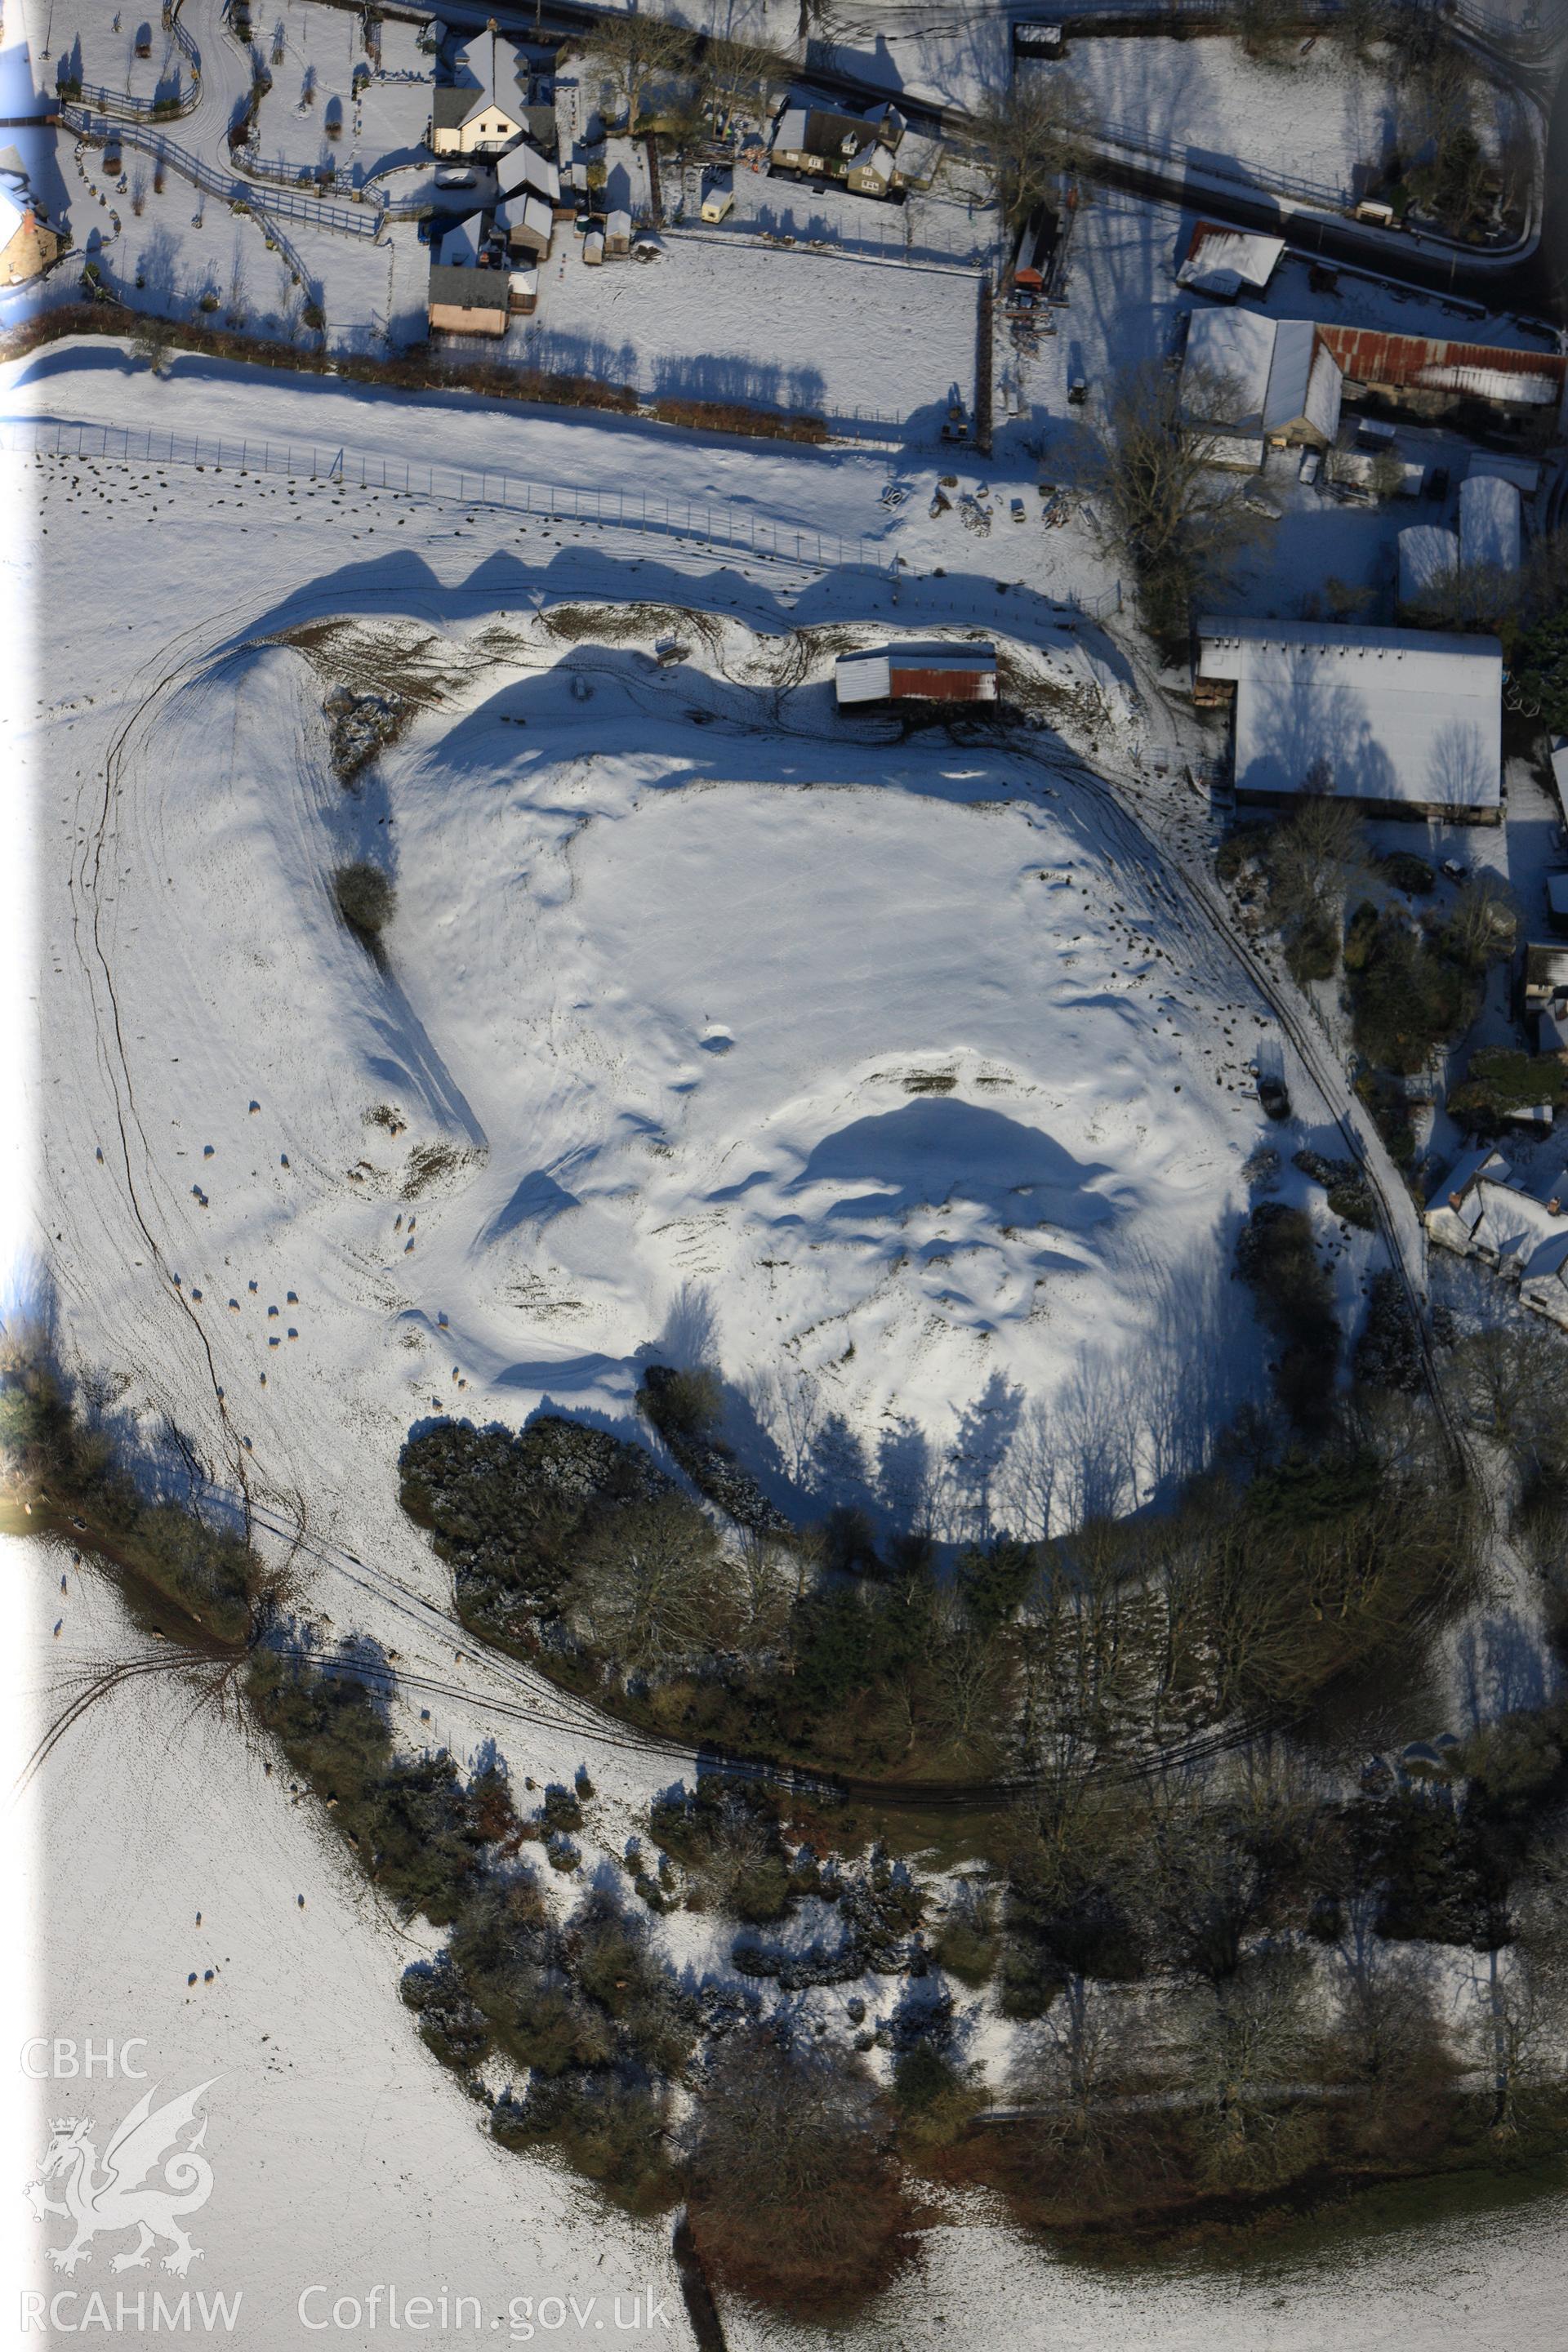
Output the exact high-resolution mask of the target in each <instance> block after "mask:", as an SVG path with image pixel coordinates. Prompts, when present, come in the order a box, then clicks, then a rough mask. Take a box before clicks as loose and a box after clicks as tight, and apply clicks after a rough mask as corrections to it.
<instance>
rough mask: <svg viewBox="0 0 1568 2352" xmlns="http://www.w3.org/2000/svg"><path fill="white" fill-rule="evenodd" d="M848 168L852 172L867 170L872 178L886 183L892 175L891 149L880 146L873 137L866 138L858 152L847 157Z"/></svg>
mask: <svg viewBox="0 0 1568 2352" xmlns="http://www.w3.org/2000/svg"><path fill="white" fill-rule="evenodd" d="M849 169H850V170H851V171H852V172H868V173H870V175H871V177H872V178H873V179H874V180H880V181H882V182H883V184H888V183H889V182H890V181H891V179H892V176H893V157H892V151H891V149H889V148H887V147H884V146H881V145H880V144H879V142H878V141H876V140H875V139H868V141H867V142H866V144H865V145H864V147H862V148H861V150H860V152H859V153H858V155H851V157H850V158H849Z"/></svg>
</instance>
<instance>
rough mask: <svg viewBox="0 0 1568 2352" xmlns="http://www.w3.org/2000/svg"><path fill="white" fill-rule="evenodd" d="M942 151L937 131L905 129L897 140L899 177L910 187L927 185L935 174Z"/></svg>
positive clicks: (940, 160)
mask: <svg viewBox="0 0 1568 2352" xmlns="http://www.w3.org/2000/svg"><path fill="white" fill-rule="evenodd" d="M941 162H942V139H941V136H940V134H939V133H937V132H935V131H905V133H904V135H903V137H902V138H901V139H900V142H899V177H900V180H903V181H904V182H906V183H907V184H908V185H909V186H910V187H916V188H921V187H926V186H928V185H929V184H930V183H931V180H933V179H934V178H935V176H936V168H937V165H938V164H939V163H941Z"/></svg>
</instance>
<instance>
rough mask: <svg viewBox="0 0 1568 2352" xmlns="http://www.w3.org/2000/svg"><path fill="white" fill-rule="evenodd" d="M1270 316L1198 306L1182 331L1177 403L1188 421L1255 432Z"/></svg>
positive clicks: (1270, 360) (1269, 359) (1268, 363)
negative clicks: (1180, 391) (1183, 349)
mask: <svg viewBox="0 0 1568 2352" xmlns="http://www.w3.org/2000/svg"><path fill="white" fill-rule="evenodd" d="M1274 331H1275V327H1274V320H1272V319H1260V318H1259V317H1258V314H1257V312H1256V311H1253V310H1199V311H1197V312H1195V313H1194V318H1193V323H1192V325H1191V327H1190V328H1189V329H1188V331H1187V348H1186V352H1185V354H1184V359H1183V362H1182V383H1183V395H1182V408H1183V414H1184V415H1185V416H1186V417H1187V419H1188V420H1189V422H1191V423H1192V424H1194V425H1235V426H1237V427H1238V428H1239V429H1241V430H1242V431H1246V430H1247V427H1248V426H1250V427H1251V428H1252V429H1253V430H1254V431H1256V430H1257V429H1258V427H1259V426H1260V425H1262V422H1263V413H1264V409H1265V407H1266V405H1267V404H1268V372H1269V369H1270V368H1271V367H1272V366H1273V364H1274Z"/></svg>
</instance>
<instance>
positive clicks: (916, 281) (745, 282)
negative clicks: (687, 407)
mask: <svg viewBox="0 0 1568 2352" xmlns="http://www.w3.org/2000/svg"><path fill="white" fill-rule="evenodd" d="M976 302H977V280H976V278H974V277H973V275H972V274H970V273H969V272H967V271H955V270H935V269H927V268H920V267H918V266H905V265H903V264H901V263H898V262H892V261H889V262H888V263H886V264H882V263H879V262H875V261H869V260H867V261H856V260H849V259H847V258H844V257H835V256H827V255H819V254H813V253H802V252H799V251H795V252H772V253H770V252H765V251H759V250H757V249H756V248H755V247H750V246H742V245H741V244H739V243H738V242H737V241H735V240H734V239H732V238H728V237H725V236H700V235H699V234H697V233H696V232H694V231H692V232H683V233H681V234H680V235H679V236H670V237H669V238H668V239H667V240H666V252H665V256H664V258H663V259H662V260H661V261H658V262H656V263H653V264H650V265H642V264H638V263H636V262H627V261H619V262H608V263H605V264H602V265H601V266H600V267H598V268H589V267H588V266H587V265H585V264H584V260H583V257H582V248H581V246H580V244H579V242H578V240H577V239H576V238H575V237H574V236H570V235H568V234H566V233H565V232H563V231H557V234H556V239H555V251H554V253H553V254H552V257H551V259H550V261H549V262H548V263H547V264H546V265H545V267H544V268H542V270H541V272H540V293H539V309H538V310H537V312H536V313H535V314H534V315H533V317H531V318H530V319H526V320H518V321H516V322H515V323H514V324H513V326H512V327H511V329H510V332H509V334H508V336H507V341H506V349H507V351H508V352H509V353H515V355H516V357H517V359H518V362H519V363H520V364H521V365H522V366H528V367H541V368H548V369H551V370H555V371H560V372H562V373H570V374H577V375H593V376H597V377H600V378H602V379H603V380H605V381H606V382H608V383H630V384H633V385H635V386H636V387H637V389H638V390H639V391H642V392H644V393H646V394H649V395H651V396H655V397H658V396H660V395H664V394H669V395H673V396H676V397H680V398H689V399H695V400H719V401H726V402H731V401H734V402H740V403H742V404H744V405H746V406H749V407H759V408H785V409H806V410H809V411H811V412H812V413H814V414H816V415H827V416H829V417H833V418H837V417H844V418H852V417H854V416H855V415H856V414H857V413H858V412H861V413H865V414H866V415H868V416H886V417H889V418H890V419H893V420H894V421H896V422H897V423H899V424H900V425H904V424H905V421H906V420H912V421H911V422H910V428H909V429H910V431H911V432H912V433H914V434H915V435H917V436H919V437H921V438H923V439H925V440H928V441H929V440H934V439H935V437H936V424H937V422H939V421H940V418H941V416H944V415H946V413H947V404H948V394H949V392H950V389H951V388H952V387H953V386H954V385H956V386H957V388H958V391H959V394H960V396H961V397H962V398H963V400H964V401H965V402H966V403H968V402H970V401H972V400H973V392H974V353H975V320H976ZM475 348H476V349H478V348H479V346H478V345H477V344H476V346H475ZM492 348H493V347H492Z"/></svg>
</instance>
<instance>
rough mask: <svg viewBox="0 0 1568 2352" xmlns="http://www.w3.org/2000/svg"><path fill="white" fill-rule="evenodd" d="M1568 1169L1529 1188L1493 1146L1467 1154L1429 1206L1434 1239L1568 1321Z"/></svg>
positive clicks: (1557, 1319)
mask: <svg viewBox="0 0 1568 2352" xmlns="http://www.w3.org/2000/svg"><path fill="white" fill-rule="evenodd" d="M1565 1212H1568V1170H1562V1169H1554V1170H1553V1171H1552V1173H1551V1174H1550V1175H1549V1176H1548V1177H1547V1178H1546V1179H1545V1180H1544V1181H1536V1182H1535V1183H1533V1184H1531V1185H1530V1186H1529V1187H1527V1186H1526V1185H1525V1184H1524V1183H1523V1182H1522V1181H1521V1179H1520V1178H1519V1177H1518V1176H1516V1175H1515V1174H1514V1171H1513V1170H1512V1168H1511V1167H1510V1164H1509V1162H1508V1161H1507V1160H1505V1159H1504V1158H1503V1155H1502V1153H1501V1152H1500V1151H1497V1150H1493V1149H1492V1147H1491V1146H1490V1145H1489V1144H1483V1145H1482V1146H1481V1147H1480V1148H1479V1150H1473V1151H1469V1152H1467V1154H1466V1155H1465V1157H1464V1158H1463V1159H1462V1160H1458V1161H1457V1162H1456V1164H1455V1165H1454V1166H1453V1167H1452V1168H1450V1169H1449V1171H1448V1173H1447V1175H1446V1176H1445V1177H1444V1179H1443V1181H1442V1182H1441V1183H1440V1184H1439V1185H1438V1187H1437V1190H1436V1192H1434V1193H1433V1195H1432V1197H1431V1199H1430V1200H1429V1201H1428V1202H1427V1203H1426V1219H1425V1223H1426V1231H1427V1233H1428V1234H1430V1236H1431V1238H1432V1239H1433V1241H1435V1242H1437V1243H1439V1244H1441V1246H1442V1247H1443V1248H1444V1249H1449V1250H1454V1251H1456V1252H1457V1253H1458V1255H1460V1256H1461V1257H1476V1258H1479V1259H1480V1260H1481V1262H1482V1263H1483V1265H1489V1266H1493V1267H1495V1268H1496V1270H1497V1272H1498V1273H1499V1274H1500V1275H1501V1276H1503V1277H1504V1278H1505V1279H1506V1280H1510V1281H1513V1282H1517V1283H1518V1285H1519V1296H1520V1300H1521V1304H1522V1305H1523V1306H1526V1307H1533V1308H1534V1309H1535V1311H1536V1313H1537V1314H1538V1315H1544V1316H1546V1317H1548V1318H1550V1320H1551V1321H1552V1322H1553V1323H1562V1324H1568V1214H1565Z"/></svg>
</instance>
